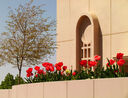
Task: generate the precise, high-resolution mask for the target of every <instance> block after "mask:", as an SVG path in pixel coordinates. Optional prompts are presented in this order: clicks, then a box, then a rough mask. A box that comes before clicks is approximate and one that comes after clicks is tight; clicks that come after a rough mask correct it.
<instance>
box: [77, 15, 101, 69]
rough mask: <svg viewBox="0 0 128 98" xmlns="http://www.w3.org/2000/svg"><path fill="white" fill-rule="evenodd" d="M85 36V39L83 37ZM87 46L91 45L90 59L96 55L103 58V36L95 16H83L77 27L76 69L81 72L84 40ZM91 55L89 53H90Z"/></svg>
mask: <svg viewBox="0 0 128 98" xmlns="http://www.w3.org/2000/svg"><path fill="white" fill-rule="evenodd" d="M83 36H84V37H83ZM82 37H83V38H84V39H83V40H84V42H85V43H86V42H87V44H89V43H91V49H90V53H91V54H90V55H91V56H90V59H92V57H94V55H96V54H97V55H101V56H102V49H101V48H102V34H101V32H100V26H99V22H98V19H97V17H96V16H95V15H93V14H86V15H82V16H81V17H80V18H79V20H78V22H77V26H76V69H77V70H79V68H80V67H79V62H80V60H81V58H82V56H83V55H82V54H84V53H82V50H81V48H82V45H83V42H82V41H83V40H81V39H82ZM88 53H89V52H88Z"/></svg>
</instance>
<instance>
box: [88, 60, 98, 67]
mask: <svg viewBox="0 0 128 98" xmlns="http://www.w3.org/2000/svg"><path fill="white" fill-rule="evenodd" d="M96 64H97V62H96V61H88V65H89V67H92V66H96Z"/></svg>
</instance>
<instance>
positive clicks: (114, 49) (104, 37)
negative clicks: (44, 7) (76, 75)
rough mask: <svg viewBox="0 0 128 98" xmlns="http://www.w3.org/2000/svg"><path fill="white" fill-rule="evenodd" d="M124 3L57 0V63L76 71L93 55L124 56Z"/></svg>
mask: <svg viewBox="0 0 128 98" xmlns="http://www.w3.org/2000/svg"><path fill="white" fill-rule="evenodd" d="M127 9H128V0H57V61H58V62H59V61H63V62H64V64H65V65H67V66H69V67H70V66H73V69H79V61H80V60H90V59H93V57H94V55H100V56H102V62H101V63H102V64H103V65H105V64H106V62H107V60H106V58H114V57H115V56H116V53H119V52H122V53H124V55H125V57H126V58H127V56H128V44H127V43H128V12H127Z"/></svg>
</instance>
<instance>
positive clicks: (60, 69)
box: [26, 53, 128, 83]
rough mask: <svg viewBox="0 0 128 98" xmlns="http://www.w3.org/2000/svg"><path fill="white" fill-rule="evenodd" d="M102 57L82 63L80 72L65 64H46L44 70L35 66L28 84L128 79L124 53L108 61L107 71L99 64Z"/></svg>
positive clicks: (31, 70)
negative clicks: (125, 70) (68, 67)
mask: <svg viewBox="0 0 128 98" xmlns="http://www.w3.org/2000/svg"><path fill="white" fill-rule="evenodd" d="M100 58H101V57H100V56H98V55H96V56H95V57H94V60H88V61H87V60H82V61H80V69H81V70H80V71H79V72H78V71H73V70H72V68H71V69H70V70H69V69H67V66H64V65H63V62H59V63H56V64H55V65H53V64H51V63H49V62H44V63H42V66H43V68H42V69H41V68H40V67H39V66H35V68H34V69H35V72H34V74H33V68H28V70H27V71H26V72H27V78H26V81H27V83H36V82H47V81H63V80H81V79H96V78H117V77H127V76H128V73H127V72H124V64H125V60H124V59H123V53H117V56H116V60H113V59H110V60H109V59H107V60H108V63H107V64H106V69H105V68H104V67H103V66H102V67H101V65H100V64H99V61H100Z"/></svg>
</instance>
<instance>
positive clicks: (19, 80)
mask: <svg viewBox="0 0 128 98" xmlns="http://www.w3.org/2000/svg"><path fill="white" fill-rule="evenodd" d="M20 82H21V68H20V69H19V79H18V84H20Z"/></svg>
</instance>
